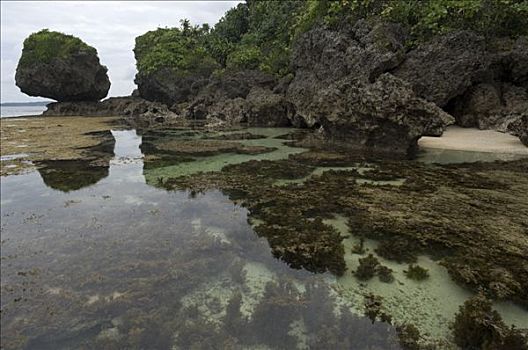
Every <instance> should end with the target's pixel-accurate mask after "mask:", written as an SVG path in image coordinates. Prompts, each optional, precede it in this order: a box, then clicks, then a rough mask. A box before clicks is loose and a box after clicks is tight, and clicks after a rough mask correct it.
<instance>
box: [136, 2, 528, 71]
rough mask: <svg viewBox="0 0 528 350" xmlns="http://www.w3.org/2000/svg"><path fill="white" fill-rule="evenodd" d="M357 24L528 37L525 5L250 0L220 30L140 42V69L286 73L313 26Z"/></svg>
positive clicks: (184, 27) (193, 30) (413, 35)
mask: <svg viewBox="0 0 528 350" xmlns="http://www.w3.org/2000/svg"><path fill="white" fill-rule="evenodd" d="M358 19H367V20H369V21H377V20H383V21H390V22H396V23H399V24H401V25H402V26H403V27H404V28H406V29H407V31H408V33H409V34H410V39H409V41H408V44H409V45H414V44H416V43H419V42H423V41H426V40H428V39H430V38H431V37H432V36H434V35H437V34H445V33H447V32H450V31H454V30H460V29H469V30H473V31H475V32H477V33H479V34H482V35H485V36H486V37H494V36H495V37H500V36H511V37H518V36H521V35H527V34H528V2H526V1H523V0H465V1H454V0H425V1H421V0H399V1H392V0H339V1H327V0H309V1H293V0H290V1H262V0H248V1H246V2H245V3H241V4H238V5H237V6H236V7H234V8H232V9H230V10H229V11H227V12H226V13H225V15H224V17H222V18H221V19H220V21H219V22H218V23H217V24H216V25H215V26H214V28H209V26H208V25H203V26H202V27H198V26H192V25H191V24H190V23H189V21H188V20H183V21H182V22H181V27H180V28H160V29H157V30H155V31H150V32H148V33H146V34H144V35H142V36H140V37H138V38H136V47H135V49H134V52H135V54H136V60H137V67H138V71H139V72H140V73H141V72H147V73H150V72H152V71H155V70H157V69H158V68H160V67H168V68H171V69H175V70H176V71H177V72H178V73H180V74H182V75H186V74H189V73H192V72H194V71H201V72H203V71H213V70H222V69H225V68H228V69H259V70H262V71H264V72H268V73H273V74H276V75H278V76H285V75H287V74H288V73H290V52H291V47H292V44H293V42H294V41H295V39H296V38H297V37H298V36H299V35H301V34H302V33H303V32H305V31H307V30H310V29H311V28H312V27H314V26H315V25H324V26H328V27H330V28H338V27H342V26H345V25H353V24H354V23H355V21H356V20H358Z"/></svg>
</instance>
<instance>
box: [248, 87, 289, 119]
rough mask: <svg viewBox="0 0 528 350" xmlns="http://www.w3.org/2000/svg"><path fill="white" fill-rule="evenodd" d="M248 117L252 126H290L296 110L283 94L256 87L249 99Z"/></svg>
mask: <svg viewBox="0 0 528 350" xmlns="http://www.w3.org/2000/svg"><path fill="white" fill-rule="evenodd" d="M246 101H247V106H246V115H247V123H248V125H250V126H257V125H258V126H268V127H278V126H290V125H291V121H290V119H291V118H292V117H293V114H294V108H293V106H292V104H291V103H289V102H288V101H286V98H285V97H284V96H283V95H281V94H276V93H273V92H272V91H271V90H268V89H264V88H259V87H255V88H253V89H251V91H250V93H249V94H248V96H247V98H246Z"/></svg>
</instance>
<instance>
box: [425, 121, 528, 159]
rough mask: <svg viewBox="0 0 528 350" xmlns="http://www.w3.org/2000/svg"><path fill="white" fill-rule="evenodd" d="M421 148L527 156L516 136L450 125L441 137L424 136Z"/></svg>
mask: <svg viewBox="0 0 528 350" xmlns="http://www.w3.org/2000/svg"><path fill="white" fill-rule="evenodd" d="M418 145H419V146H420V148H422V149H445V150H457V151H471V152H490V153H508V154H518V155H527V156H528V147H526V146H525V145H523V144H522V143H521V141H520V140H519V138H518V137H515V136H513V135H510V134H505V133H501V132H498V131H493V130H479V129H473V128H461V127H458V126H450V127H448V128H447V130H446V131H445V132H444V134H443V135H442V136H441V137H430V136H424V137H422V138H421V139H420V140H419V141H418Z"/></svg>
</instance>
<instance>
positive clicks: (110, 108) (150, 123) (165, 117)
mask: <svg viewBox="0 0 528 350" xmlns="http://www.w3.org/2000/svg"><path fill="white" fill-rule="evenodd" d="M43 115H46V116H73V115H75V116H87V117H94V116H121V117H124V118H125V120H126V121H127V122H128V123H129V124H131V125H133V126H135V127H162V126H167V125H173V124H178V125H179V124H185V123H186V122H185V121H184V120H183V118H182V117H180V116H179V115H177V114H176V113H174V112H172V111H170V110H169V109H168V108H167V106H166V105H164V104H162V103H160V102H151V101H147V100H145V99H142V98H140V97H132V96H126V97H111V98H108V99H106V100H103V101H100V102H99V101H86V102H56V103H50V104H49V105H48V106H47V110H46V111H45V112H44V113H43Z"/></svg>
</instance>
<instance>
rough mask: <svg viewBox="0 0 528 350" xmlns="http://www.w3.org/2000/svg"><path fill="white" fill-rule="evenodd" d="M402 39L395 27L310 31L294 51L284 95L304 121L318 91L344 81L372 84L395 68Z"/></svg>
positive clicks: (361, 24)
mask: <svg viewBox="0 0 528 350" xmlns="http://www.w3.org/2000/svg"><path fill="white" fill-rule="evenodd" d="M404 38H405V37H404V35H403V31H402V29H401V28H400V27H399V26H397V25H389V24H377V25H374V26H369V25H368V24H367V22H365V21H358V22H357V24H356V25H355V26H354V27H350V28H346V29H343V30H341V31H332V30H328V29H326V28H323V27H316V28H314V29H312V30H310V31H309V32H307V33H305V34H303V35H302V36H301V37H299V39H298V40H297V42H296V43H295V45H294V47H293V52H292V67H293V69H294V71H295V78H294V79H293V81H292V82H291V84H290V86H289V88H288V91H287V98H288V100H289V101H291V102H292V103H293V104H294V105H295V108H296V110H297V114H298V115H299V116H301V117H303V118H304V119H306V118H307V117H308V116H309V114H310V113H309V111H308V110H307V109H306V108H307V107H308V106H310V105H311V103H312V100H313V97H314V96H315V95H316V94H317V93H318V91H320V90H321V89H325V88H327V87H328V86H329V85H330V84H332V83H334V82H336V81H339V80H341V79H343V78H344V77H352V78H355V79H359V80H362V81H373V80H375V79H376V77H377V76H379V75H380V74H381V73H383V72H385V71H387V70H389V69H392V68H394V67H395V66H397V65H398V64H399V63H400V62H401V61H402V60H403V59H404V46H403V43H404ZM306 122H307V124H308V125H313V124H314V123H315V121H313V120H306Z"/></svg>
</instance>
